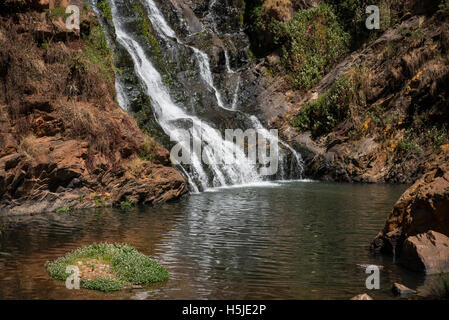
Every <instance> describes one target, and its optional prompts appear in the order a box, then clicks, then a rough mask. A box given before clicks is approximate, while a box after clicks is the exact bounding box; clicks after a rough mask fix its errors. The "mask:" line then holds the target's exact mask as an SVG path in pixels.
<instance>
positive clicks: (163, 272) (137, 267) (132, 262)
mask: <svg viewBox="0 0 449 320" xmlns="http://www.w3.org/2000/svg"><path fill="white" fill-rule="evenodd" d="M92 259H95V260H98V261H101V262H102V263H104V264H108V265H109V266H110V269H111V273H112V274H114V276H115V277H114V278H101V277H100V278H96V279H91V280H87V279H82V278H81V287H82V288H85V289H92V290H99V291H103V292H109V291H117V290H121V289H123V288H124V287H125V286H126V285H128V284H135V285H139V284H140V285H145V284H149V283H154V282H163V281H167V280H168V279H169V278H170V275H169V273H168V271H167V269H165V268H164V267H163V266H161V265H159V264H158V263H157V262H156V261H154V260H153V259H151V258H149V257H147V256H145V255H144V254H142V253H140V252H138V251H137V250H136V249H134V248H133V247H131V246H129V245H126V244H110V243H100V244H92V245H89V246H86V247H84V248H80V249H77V250H75V251H72V252H70V253H68V254H66V255H65V256H64V257H61V258H58V259H56V260H54V261H52V262H47V263H46V264H45V267H46V269H47V271H48V272H49V274H50V276H51V277H52V278H54V279H56V280H62V281H65V280H66V279H67V277H69V276H70V274H69V273H67V272H66V267H67V266H72V265H74V266H76V265H77V264H78V262H80V261H81V262H86V261H90V260H92Z"/></svg>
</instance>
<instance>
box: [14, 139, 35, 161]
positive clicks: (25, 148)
mask: <svg viewBox="0 0 449 320" xmlns="http://www.w3.org/2000/svg"><path fill="white" fill-rule="evenodd" d="M36 141H37V138H36V136H35V135H34V134H32V133H31V134H29V135H27V136H26V137H25V138H23V139H22V141H20V143H19V148H18V149H19V152H21V153H23V154H25V155H26V156H27V157H29V158H34V156H35V155H36V152H37V149H36Z"/></svg>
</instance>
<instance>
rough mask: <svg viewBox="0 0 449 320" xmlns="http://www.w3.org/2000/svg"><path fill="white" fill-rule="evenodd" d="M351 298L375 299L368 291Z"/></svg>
mask: <svg viewBox="0 0 449 320" xmlns="http://www.w3.org/2000/svg"><path fill="white" fill-rule="evenodd" d="M351 300H374V299H373V298H371V297H370V296H369V295H367V294H366V293H363V294H359V295H357V296H355V297H352V298H351Z"/></svg>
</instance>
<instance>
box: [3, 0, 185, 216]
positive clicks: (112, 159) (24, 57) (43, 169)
mask: <svg viewBox="0 0 449 320" xmlns="http://www.w3.org/2000/svg"><path fill="white" fill-rule="evenodd" d="M16 2H20V4H16V3H15V2H14V1H6V2H2V4H0V12H1V19H0V111H1V113H0V146H1V148H0V199H1V201H0V212H1V213H37V212H42V211H53V210H57V209H61V208H64V209H68V208H86V207H96V206H104V205H111V204H120V203H121V202H123V201H127V202H131V203H146V204H149V203H155V202H159V201H168V200H173V199H176V198H179V197H180V196H181V195H182V194H183V193H184V191H185V181H184V179H183V178H182V176H181V175H180V174H179V173H178V172H177V171H176V170H174V169H173V168H172V167H171V166H170V160H169V152H168V151H167V150H166V149H164V148H163V147H161V146H160V145H159V144H158V143H157V142H155V141H154V140H153V139H152V138H151V137H150V136H148V135H146V134H144V133H142V131H141V130H140V129H139V127H138V126H137V124H136V121H135V120H134V119H133V118H132V117H130V116H129V115H128V114H127V113H126V112H125V111H123V110H122V109H121V108H120V107H119V105H118V104H117V102H116V98H115V88H114V81H115V75H114V67H113V57H112V54H111V53H110V50H109V48H108V43H107V41H106V38H105V37H104V35H103V32H102V29H101V27H100V26H99V25H98V21H97V19H96V17H95V15H94V14H93V13H92V11H91V10H90V9H89V8H88V7H87V6H84V8H83V10H82V17H81V28H80V30H67V29H66V27H65V23H64V21H65V8H63V7H60V6H58V3H56V6H55V7H54V8H53V9H49V8H48V6H49V3H48V2H47V1H42V0H41V1H37V0H35V1H28V2H27V1H25V2H24V1H16Z"/></svg>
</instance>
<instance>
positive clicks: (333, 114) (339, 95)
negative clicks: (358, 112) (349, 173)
mask: <svg viewBox="0 0 449 320" xmlns="http://www.w3.org/2000/svg"><path fill="white" fill-rule="evenodd" d="M353 85H354V84H353V83H352V80H350V79H349V78H348V77H347V76H343V77H342V78H341V79H339V80H338V81H336V82H335V83H334V84H333V85H332V87H331V88H330V89H329V90H328V91H327V92H326V93H325V94H324V95H322V96H321V97H319V98H318V99H317V100H316V101H314V102H311V103H309V104H306V105H304V106H303V107H302V109H301V111H300V113H299V114H298V116H297V117H296V119H295V122H294V126H295V127H296V128H298V129H299V130H300V131H306V130H310V131H311V132H312V134H313V136H315V137H318V136H321V135H323V134H326V133H329V132H330V131H331V130H332V129H333V128H334V127H335V126H336V125H337V124H338V123H339V122H341V121H343V120H345V119H346V118H347V116H348V115H349V105H350V103H351V102H352V101H353V99H354V97H353V93H352V92H353V90H351V89H352V87H353Z"/></svg>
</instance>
